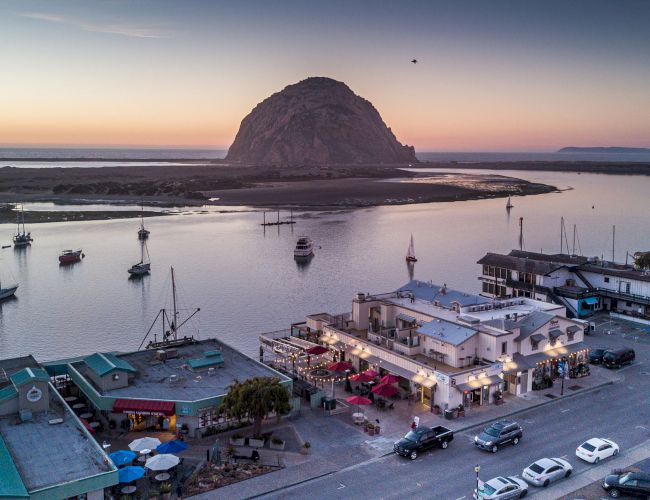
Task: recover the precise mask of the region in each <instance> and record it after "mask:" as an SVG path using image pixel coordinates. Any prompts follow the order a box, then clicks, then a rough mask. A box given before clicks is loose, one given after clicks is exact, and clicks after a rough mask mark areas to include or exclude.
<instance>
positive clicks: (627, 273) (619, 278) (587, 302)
mask: <svg viewBox="0 0 650 500" xmlns="http://www.w3.org/2000/svg"><path fill="white" fill-rule="evenodd" d="M478 264H480V265H481V266H482V268H481V269H482V270H481V275H480V276H479V280H480V281H481V282H482V289H481V295H482V296H484V297H490V298H509V297H531V298H535V299H537V300H543V301H548V302H555V303H557V304H561V305H564V306H565V307H566V308H567V313H568V315H569V316H572V317H578V318H584V317H588V316H589V315H591V314H593V313H594V312H595V311H598V310H605V311H609V312H611V313H612V314H613V315H614V316H621V317H623V318H625V319H632V320H637V321H642V322H646V323H650V272H649V271H647V270H640V269H635V268H634V266H632V265H627V264H620V263H615V262H610V261H606V260H603V259H599V258H596V257H583V256H575V255H566V254H552V255H547V254H543V253H536V252H526V251H522V250H513V251H511V252H510V253H509V254H507V255H503V254H497V253H488V254H486V255H485V256H484V257H483V258H481V259H480V260H479V261H478Z"/></svg>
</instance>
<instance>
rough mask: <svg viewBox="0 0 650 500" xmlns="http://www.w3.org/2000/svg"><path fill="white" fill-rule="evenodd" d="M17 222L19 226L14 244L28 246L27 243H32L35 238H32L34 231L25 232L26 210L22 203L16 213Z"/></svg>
mask: <svg viewBox="0 0 650 500" xmlns="http://www.w3.org/2000/svg"><path fill="white" fill-rule="evenodd" d="M16 224H17V226H18V229H17V231H16V234H15V235H14V238H13V241H14V246H15V247H26V246H27V245H31V244H32V241H34V239H33V238H32V233H26V232H25V211H24V209H23V206H22V205H20V212H17V213H16ZM21 226H22V230H21Z"/></svg>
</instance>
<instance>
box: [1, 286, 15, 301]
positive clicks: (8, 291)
mask: <svg viewBox="0 0 650 500" xmlns="http://www.w3.org/2000/svg"><path fill="white" fill-rule="evenodd" d="M16 290H18V283H13V284H11V285H10V286H8V287H3V286H2V281H0V300H4V299H8V298H9V297H13V296H14V294H15V293H16Z"/></svg>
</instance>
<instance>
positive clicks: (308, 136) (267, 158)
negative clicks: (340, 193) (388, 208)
mask: <svg viewBox="0 0 650 500" xmlns="http://www.w3.org/2000/svg"><path fill="white" fill-rule="evenodd" d="M226 160H229V161H239V162H242V163H248V164H257V165H278V166H282V165H303V164H310V165H326V164H380V163H383V164H391V163H393V164H395V163H415V162H417V159H416V157H415V150H414V149H413V147H412V146H402V144H400V143H399V142H398V141H397V139H396V138H395V135H393V132H392V131H391V130H390V128H388V127H387V126H386V124H385V123H384V122H383V120H382V119H381V116H380V115H379V113H378V112H377V110H376V109H375V108H374V106H373V105H372V104H371V103H370V102H369V101H367V100H365V99H363V98H362V97H359V96H358V95H356V94H355V93H354V92H352V91H351V90H350V88H349V87H348V86H347V85H345V84H344V83H342V82H337V81H336V80H332V79H331V78H323V77H314V78H307V79H306V80H303V81H301V82H299V83H296V84H294V85H289V86H288V87H286V88H285V89H284V90H282V91H281V92H278V93H276V94H273V95H272V96H271V97H268V98H267V99H265V100H264V101H262V102H261V103H260V104H258V105H257V106H255V108H254V109H253V111H251V112H250V114H249V115H248V116H246V118H244V119H243V120H242V122H241V126H240V127H239V132H237V137H235V142H233V144H232V146H230V149H229V150H228V156H227V157H226Z"/></svg>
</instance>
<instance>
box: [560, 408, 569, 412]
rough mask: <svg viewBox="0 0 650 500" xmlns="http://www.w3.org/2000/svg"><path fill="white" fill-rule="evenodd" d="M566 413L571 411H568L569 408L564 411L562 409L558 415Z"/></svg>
mask: <svg viewBox="0 0 650 500" xmlns="http://www.w3.org/2000/svg"><path fill="white" fill-rule="evenodd" d="M568 411H571V410H570V409H569V408H566V409H564V410H561V411H560V413H566V412H568Z"/></svg>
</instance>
